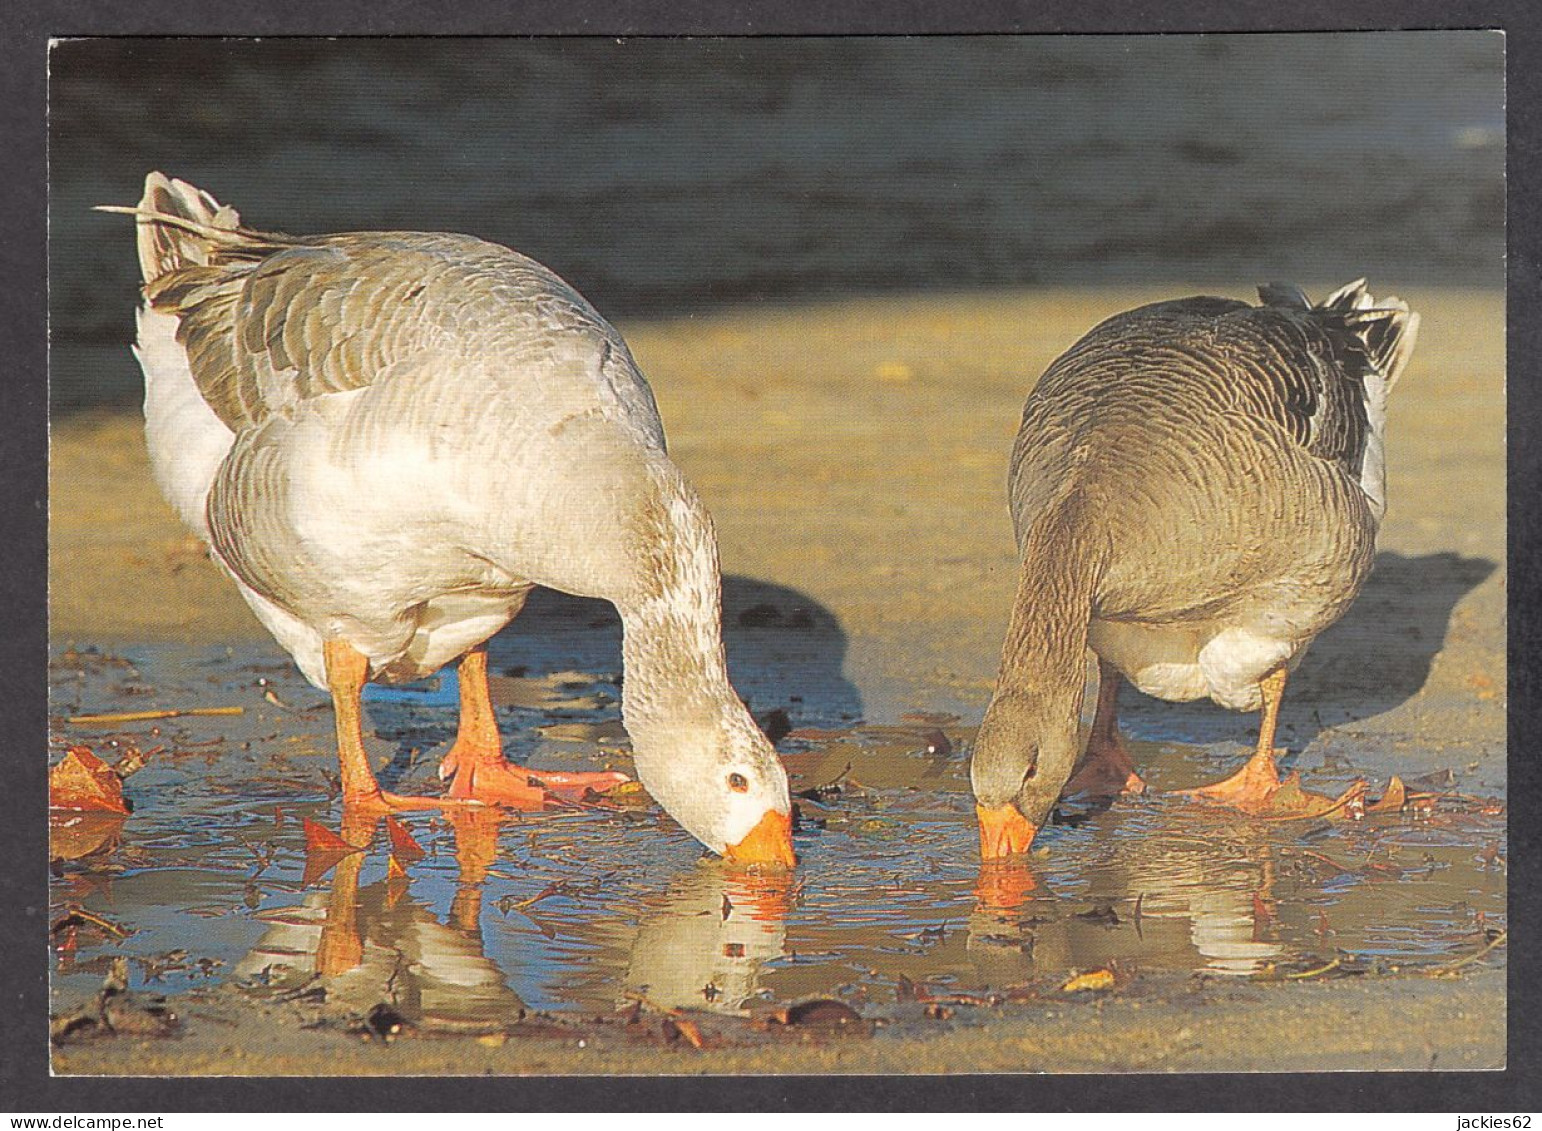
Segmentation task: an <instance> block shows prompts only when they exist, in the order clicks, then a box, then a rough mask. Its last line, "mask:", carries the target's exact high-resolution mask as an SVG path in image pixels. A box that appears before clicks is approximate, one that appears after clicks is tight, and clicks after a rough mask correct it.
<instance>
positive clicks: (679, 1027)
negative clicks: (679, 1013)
mask: <svg viewBox="0 0 1542 1131" xmlns="http://www.w3.org/2000/svg"><path fill="white" fill-rule="evenodd" d="M660 1027H661V1028H662V1029H663V1031H664V1039H665V1040H668V1041H678V1040H681V1039H684V1040H685V1041H686V1042H687V1043H688V1044H689V1045H690V1046H691V1047H692V1048H694V1049H699V1048H705V1047H706V1045H705V1042H703V1041H702V1039H701V1030H700V1029H699V1028H698V1027H697V1025H696V1022H694V1021H687V1020H686V1019H685V1018H684V1017H666V1018H664V1022H663V1024H662V1026H660Z"/></svg>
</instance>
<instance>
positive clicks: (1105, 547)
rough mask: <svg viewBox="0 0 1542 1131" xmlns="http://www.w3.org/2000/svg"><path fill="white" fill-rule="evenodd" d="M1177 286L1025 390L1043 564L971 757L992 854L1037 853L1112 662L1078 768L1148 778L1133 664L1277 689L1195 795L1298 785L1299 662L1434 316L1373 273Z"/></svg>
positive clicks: (1018, 475)
mask: <svg viewBox="0 0 1542 1131" xmlns="http://www.w3.org/2000/svg"><path fill="white" fill-rule="evenodd" d="M1259 294H1260V297H1261V298H1262V300H1263V302H1262V305H1259V306H1250V305H1248V304H1247V303H1244V302H1237V301H1235V300H1231V299H1222V298H1189V299H1180V300H1177V301H1173V302H1160V303H1155V304H1153V305H1150V306H1143V307H1140V308H1139V309H1136V310H1131V311H1127V312H1126V313H1123V314H1118V315H1115V316H1114V317H1112V318H1110V319H1108V320H1107V321H1105V322H1103V323H1101V324H1100V325H1098V326H1096V327H1095V328H1093V329H1092V330H1091V331H1090V332H1089V333H1088V334H1087V335H1086V336H1085V337H1083V338H1082V339H1081V340H1080V341H1079V342H1077V343H1076V344H1075V345H1073V346H1072V347H1071V348H1070V349H1069V350H1067V351H1066V352H1065V353H1064V354H1062V355H1061V356H1060V357H1059V358H1058V359H1057V360H1056V361H1055V362H1054V363H1053V364H1052V365H1051V366H1050V367H1049V369H1047V370H1046V371H1045V373H1044V376H1043V377H1041V378H1040V379H1039V383H1038V384H1037V385H1036V386H1035V387H1034V389H1033V392H1032V393H1031V394H1030V395H1029V397H1028V401H1027V404H1026V405H1025V407H1024V409H1023V421H1022V427H1021V429H1020V430H1019V432H1018V435H1017V443H1016V445H1015V446H1014V448H1013V451H1012V467H1011V475H1010V500H1011V507H1012V518H1013V523H1014V527H1015V529H1016V533H1017V544H1018V552H1019V557H1020V559H1021V566H1020V571H1019V575H1018V587H1017V595H1016V598H1015V599H1014V602H1013V607H1012V615H1011V619H1010V622H1009V625H1008V628H1007V635H1006V642H1005V644H1004V645H1003V647H1002V658H1001V674H1000V677H999V679H998V681H997V686H996V692H995V695H994V696H993V697H992V699H991V703H990V706H989V708H988V709H987V711H986V714H985V719H984V721H983V722H982V723H981V726H980V731H979V734H978V736H977V738H976V742H975V750H974V756H973V760H972V762H971V764H970V777H971V780H972V782H973V785H974V791H975V797H976V800H977V802H978V807H977V812H978V816H979V822H980V851H981V855H982V856H983V857H984V858H985V859H987V860H990V859H996V858H999V857H1004V856H1011V855H1014V854H1017V853H1021V852H1025V851H1026V850H1027V849H1028V847H1029V845H1030V844H1031V843H1032V841H1033V837H1034V835H1035V834H1036V832H1037V830H1038V828H1039V827H1040V826H1042V824H1043V822H1044V819H1045V817H1046V816H1048V814H1049V810H1050V808H1051V806H1053V805H1054V803H1055V801H1056V799H1057V798H1058V797H1059V796H1060V795H1061V792H1062V791H1063V790H1064V789H1066V788H1067V783H1068V780H1069V779H1070V778H1071V772H1072V769H1073V768H1074V767H1075V765H1076V762H1077V753H1078V751H1077V720H1078V718H1079V715H1080V712H1081V703H1082V687H1083V663H1084V655H1085V650H1086V649H1087V648H1088V647H1089V646H1090V647H1091V648H1092V650H1093V651H1094V652H1095V653H1096V654H1097V656H1098V659H1099V669H1100V674H1101V682H1100V692H1099V698H1098V707H1097V713H1096V718H1095V720H1094V722H1093V726H1092V734H1091V737H1090V739H1089V740H1088V749H1087V752H1086V756H1085V758H1084V760H1083V766H1082V770H1081V772H1080V773H1079V774H1078V775H1077V778H1076V779H1075V781H1074V782H1071V788H1073V789H1076V788H1084V787H1085V788H1093V789H1099V790H1103V791H1113V792H1118V791H1119V790H1121V789H1124V790H1132V791H1134V790H1139V789H1141V788H1143V783H1142V782H1141V781H1140V778H1139V777H1138V776H1137V775H1136V774H1135V771H1134V767H1133V766H1132V765H1131V763H1130V759H1129V755H1128V753H1127V752H1126V751H1125V750H1124V748H1123V745H1122V744H1121V743H1120V741H1119V734H1118V728H1117V718H1116V714H1115V706H1116V697H1117V695H1118V691H1119V685H1120V681H1121V679H1123V678H1128V679H1130V680H1131V681H1132V682H1133V683H1134V684H1135V685H1136V686H1137V687H1139V688H1140V689H1141V690H1142V691H1144V692H1146V693H1147V694H1150V695H1155V696H1159V697H1161V698H1164V699H1174V700H1187V699H1199V698H1203V697H1205V696H1209V697H1210V698H1212V699H1214V700H1215V701H1216V702H1217V703H1220V704H1222V705H1223V706H1226V707H1230V708H1232V709H1233V710H1240V711H1250V710H1258V709H1259V708H1260V707H1262V710H1263V719H1262V723H1261V725H1260V727H1259V736H1258V749H1257V751H1256V753H1255V754H1254V755H1253V758H1252V759H1251V760H1250V761H1249V762H1248V764H1247V765H1246V766H1245V767H1244V768H1243V770H1242V771H1240V772H1239V773H1238V774H1236V775H1235V776H1233V777H1232V778H1230V779H1228V780H1227V781H1225V782H1221V783H1218V784H1216V785H1214V786H1209V787H1206V788H1204V789H1202V790H1197V791H1194V792H1196V793H1197V794H1199V795H1200V796H1202V797H1206V798H1209V799H1212V800H1216V801H1221V802H1225V803H1228V804H1232V805H1236V806H1238V807H1240V808H1243V809H1257V808H1259V807H1262V806H1264V805H1266V804H1267V801H1268V798H1269V796H1270V795H1271V794H1272V793H1273V791H1274V790H1275V789H1277V788H1278V784H1279V780H1278V773H1277V771H1276V769H1275V765H1274V731H1275V722H1276V719H1277V716H1278V712H1279V705H1280V698H1281V696H1282V695H1283V694H1284V690H1285V680H1286V677H1287V675H1288V674H1289V672H1290V671H1291V670H1292V669H1293V668H1294V667H1295V665H1296V664H1297V663H1298V662H1299V661H1300V659H1301V656H1302V655H1303V653H1304V652H1305V650H1306V648H1307V645H1308V644H1310V643H1311V641H1312V639H1313V638H1314V637H1315V636H1317V634H1318V633H1320V632H1321V631H1322V630H1323V629H1325V628H1327V627H1328V626H1329V625H1331V624H1332V623H1333V622H1334V621H1336V620H1338V618H1339V617H1340V616H1342V615H1343V614H1344V612H1345V611H1346V610H1347V609H1348V608H1349V605H1350V603H1351V602H1352V601H1353V600H1354V598H1355V596H1356V594H1358V593H1359V591H1360V586H1361V585H1362V584H1363V583H1364V581H1365V578H1366V576H1367V574H1369V572H1370V569H1371V560H1372V557H1373V555H1374V553H1375V548H1376V531H1377V528H1378V526H1379V525H1380V522H1381V517H1382V514H1383V512H1384V511H1385V509H1386V490H1385V463H1384V457H1383V436H1384V432H1385V427H1386V398H1387V394H1388V393H1389V392H1390V391H1391V389H1392V386H1393V385H1394V384H1395V383H1396V381H1397V379H1398V376H1399V375H1400V374H1401V373H1402V371H1403V368H1404V366H1405V365H1406V364H1407V362H1408V358H1409V356H1410V354H1411V353H1412V352H1413V347H1414V339H1415V337H1416V334H1417V331H1418V325H1419V319H1418V315H1416V314H1413V313H1411V312H1410V311H1409V309H1408V306H1407V304H1405V303H1403V302H1400V301H1398V300H1397V299H1386V300H1384V301H1381V302H1378V301H1377V300H1375V299H1373V298H1372V297H1371V296H1370V295H1369V294H1368V293H1367V292H1366V289H1365V280H1363V279H1361V280H1359V281H1357V282H1354V283H1350V284H1349V285H1348V286H1346V287H1343V288H1341V289H1340V290H1338V291H1336V292H1334V293H1333V294H1332V295H1330V296H1329V297H1328V298H1327V299H1326V300H1325V301H1323V302H1322V303H1320V304H1318V305H1316V306H1314V305H1312V303H1311V302H1310V301H1309V300H1308V299H1307V297H1306V296H1305V295H1304V294H1303V293H1302V292H1301V291H1300V290H1299V289H1298V288H1296V287H1293V286H1288V285H1275V286H1269V287H1263V288H1260V291H1259Z"/></svg>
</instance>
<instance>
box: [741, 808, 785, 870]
mask: <svg viewBox="0 0 1542 1131" xmlns="http://www.w3.org/2000/svg"><path fill="white" fill-rule="evenodd" d="M723 855H724V856H726V857H727V858H728V859H729V860H732V861H733V862H734V863H735V864H763V865H765V864H769V865H772V866H774V867H778V868H791V867H793V866H794V865H796V864H797V863H798V858H797V857H796V856H795V855H793V851H792V817H791V815H789V814H787V813H778V812H777V811H776V810H775V809H767V810H766V815H765V816H764V817H762V818H761V819H760V823H759V824H757V825H756V826H755V827H754V828H753V829H751V830H750V831H749V835H747V836H746V837H745V838H744V839H743V840H741V841H740V842H739V843H738V844H730V845H729V846H728V847H727V848H725V849H724V850H723Z"/></svg>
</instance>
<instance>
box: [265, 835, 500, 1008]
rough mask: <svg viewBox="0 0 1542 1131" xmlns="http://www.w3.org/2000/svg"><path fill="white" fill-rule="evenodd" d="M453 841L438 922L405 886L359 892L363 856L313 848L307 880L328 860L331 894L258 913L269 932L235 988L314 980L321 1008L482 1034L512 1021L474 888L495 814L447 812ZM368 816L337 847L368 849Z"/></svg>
mask: <svg viewBox="0 0 1542 1131" xmlns="http://www.w3.org/2000/svg"><path fill="white" fill-rule="evenodd" d="M444 816H445V819H446V820H448V821H449V822H450V824H451V826H452V827H453V830H454V834H455V854H456V862H457V864H458V865H459V869H460V875H459V884H458V887H457V890H456V894H455V898H454V900H453V902H452V903H451V907H450V914H449V918H448V921H447V922H440V921H439V919H438V917H437V916H435V915H434V913H433V912H432V911H430V910H429V909H428V908H427V907H425V906H423V905H422V904H421V903H419V902H417V901H415V900H413V899H410V898H408V895H407V887H408V881H407V879H406V877H405V876H404V875H402V874H390V875H388V876H387V878H385V879H382V880H379V881H377V882H375V883H372V884H368V885H365V886H363V887H361V886H360V883H359V878H360V873H361V871H362V869H363V867H364V863H365V858H366V856H367V855H368V853H367V852H366V851H364V850H359V851H353V852H347V853H346V854H343V855H341V856H340V858H338V855H339V854H337V853H330V854H329V853H327V852H326V850H325V849H317V848H312V849H310V850H309V852H308V854H307V857H308V859H307V875H308V876H309V875H311V873H313V872H324V871H325V869H326V868H327V866H328V865H331V861H332V859H336V863H335V865H332V866H333V867H334V868H335V870H334V872H333V876H332V882H331V885H330V888H329V889H328V890H327V891H325V892H313V893H312V894H310V895H307V896H306V897H305V899H304V901H303V902H302V903H301V904H299V905H298V906H293V907H286V908H282V909H278V910H274V911H266V912H261V913H259V915H258V918H261V919H264V920H266V921H267V922H268V923H269V924H270V926H269V929H268V931H267V933H266V934H264V935H263V937H262V939H261V940H260V941H259V942H258V944H257V945H256V946H255V947H254V948H253V949H252V950H251V952H250V953H249V954H247V956H246V957H245V958H244V959H242V961H241V962H240V963H239V964H238V965H237V966H236V969H235V976H236V978H237V979H238V980H240V981H247V982H250V981H257V982H261V983H266V984H267V985H269V986H275V987H289V986H292V987H299V986H304V985H308V984H309V983H310V982H312V981H313V980H317V979H319V981H320V984H321V985H322V986H323V987H324V988H325V990H326V1004H327V1007H328V1008H329V1010H330V1009H336V1010H339V1011H342V1012H351V1013H359V1014H363V1013H367V1012H368V1011H369V1010H371V1009H373V1008H374V1007H375V1006H377V1005H379V1004H382V1003H384V1004H385V1005H388V1006H390V1007H391V1008H392V1009H393V1010H395V1011H396V1013H398V1014H399V1015H400V1016H401V1017H402V1018H404V1019H405V1020H407V1021H409V1022H411V1023H412V1024H414V1025H419V1026H422V1027H425V1028H438V1029H452V1030H460V1029H486V1028H496V1027H501V1026H502V1025H504V1024H507V1023H512V1022H514V1021H517V1020H518V1019H519V1018H520V1017H521V1016H522V1015H523V1014H524V1010H525V1007H524V1003H523V1002H522V1001H521V1000H520V998H519V996H518V995H517V994H515V993H514V991H513V990H511V989H510V988H509V986H508V984H507V982H506V980H505V978H504V975H503V972H502V971H501V970H499V968H498V966H497V965H496V964H495V963H493V962H492V961H491V960H490V959H489V958H488V957H487V956H486V954H485V952H484V947H483V942H482V934H481V926H480V919H481V911H482V881H483V880H484V879H485V877H486V875H487V869H488V867H489V866H490V864H491V863H492V861H493V859H494V856H495V854H496V851H497V841H498V827H499V823H500V821H501V819H502V816H501V814H500V812H499V811H498V810H497V809H494V808H486V809H467V810H464V811H459V812H451V811H446V812H445V814H444ZM375 823H376V819H375V818H374V817H366V818H362V819H354V820H353V821H352V823H350V822H349V821H347V820H345V823H344V825H343V832H342V837H343V840H345V841H347V842H348V843H349V844H353V845H366V846H367V845H368V844H369V843H370V842H371V841H372V840H373V836H374V831H375V829H374V826H375Z"/></svg>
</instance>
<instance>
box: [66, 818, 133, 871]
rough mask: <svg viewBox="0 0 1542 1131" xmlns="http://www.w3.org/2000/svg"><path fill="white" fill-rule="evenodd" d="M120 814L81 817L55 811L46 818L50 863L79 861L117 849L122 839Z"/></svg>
mask: <svg viewBox="0 0 1542 1131" xmlns="http://www.w3.org/2000/svg"><path fill="white" fill-rule="evenodd" d="M125 820H127V818H126V817H125V816H124V815H123V814H122V813H104V812H96V813H83V812H80V811H72V810H64V809H59V810H55V811H54V812H52V813H49V814H48V856H49V859H50V860H80V859H83V858H85V857H87V856H94V855H96V854H98V853H102V852H110V851H111V850H112V849H114V848H116V847H117V846H118V840H119V838H120V837H121V836H122V835H123V822H124V821H125Z"/></svg>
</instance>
